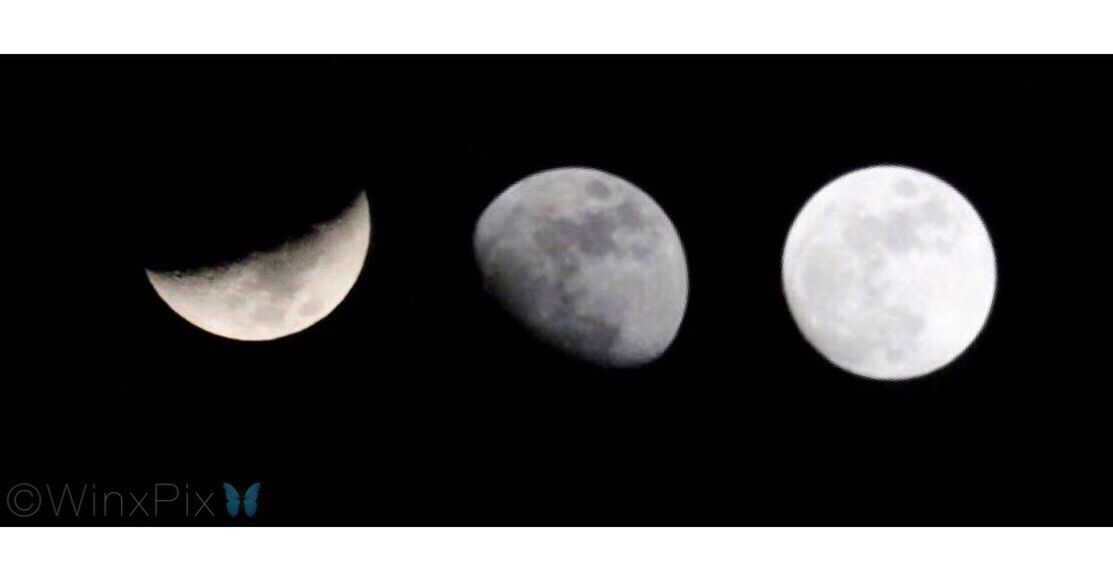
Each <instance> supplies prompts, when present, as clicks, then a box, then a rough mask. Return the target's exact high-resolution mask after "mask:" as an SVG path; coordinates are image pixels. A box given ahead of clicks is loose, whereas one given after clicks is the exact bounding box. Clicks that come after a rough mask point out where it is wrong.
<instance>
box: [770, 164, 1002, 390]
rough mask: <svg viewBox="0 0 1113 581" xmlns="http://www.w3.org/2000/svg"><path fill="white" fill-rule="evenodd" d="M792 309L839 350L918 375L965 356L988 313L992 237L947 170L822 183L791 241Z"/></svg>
mask: <svg viewBox="0 0 1113 581" xmlns="http://www.w3.org/2000/svg"><path fill="white" fill-rule="evenodd" d="M782 264H783V268H782V276H783V282H784V291H785V295H786V298H787V300H788V306H789V310H790V311H791V313H792V317H793V318H794V319H795V321H796V324H797V326H799V328H800V330H801V332H803V334H804V337H805V338H806V339H807V340H808V342H809V343H811V344H812V346H814V347H815V348H816V350H818V351H819V352H820V353H821V354H822V355H823V356H824V357H826V358H827V359H828V360H829V361H831V362H832V363H834V364H835V365H837V366H838V367H841V368H843V369H846V370H847V371H850V372H852V373H856V374H858V375H863V376H865V377H869V378H874V379H909V378H913V377H918V376H921V375H925V374H927V373H930V372H932V371H935V370H937V369H939V368H941V367H943V366H945V365H947V364H948V363H950V362H951V361H952V360H954V359H955V358H956V357H958V356H959V355H960V354H961V353H962V352H963V351H964V350H965V349H966V348H967V347H968V346H969V345H970V343H971V342H973V341H974V339H975V337H977V335H978V333H979V332H980V331H981V329H982V326H983V325H984V324H985V322H986V319H987V317H988V316H989V310H990V307H991V305H992V303H993V296H994V292H995V288H996V284H997V283H996V281H997V267H996V261H995V258H994V252H993V244H992V242H991V241H990V238H989V233H988V232H987V231H986V227H985V225H984V224H983V223H982V220H981V218H980V217H979V216H978V213H977V211H975V209H974V207H973V206H971V205H970V202H969V201H967V200H966V198H964V197H963V196H962V194H960V193H959V192H958V191H957V190H955V189H954V188H953V187H951V186H950V185H949V184H947V183H946V182H944V181H943V180H941V179H939V178H937V177H935V176H933V175H931V174H928V173H925V172H922V171H919V170H915V169H911V168H907V167H898V166H875V167H870V168H866V169H861V170H858V171H854V172H851V173H848V174H846V175H844V176H842V177H840V178H838V179H836V180H834V181H833V182H831V183H829V184H827V185H826V186H824V187H823V188H822V189H820V190H819V192H817V193H816V194H815V195H814V196H812V198H811V199H810V200H808V202H807V203H806V204H805V205H804V208H803V209H802V210H800V213H799V215H798V216H797V217H796V220H795V222H793V224H792V227H791V229H790V230H789V233H788V240H787V241H786V243H785V248H784V256H783V263H782Z"/></svg>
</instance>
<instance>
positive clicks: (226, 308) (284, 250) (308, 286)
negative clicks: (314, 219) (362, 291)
mask: <svg viewBox="0 0 1113 581" xmlns="http://www.w3.org/2000/svg"><path fill="white" fill-rule="evenodd" d="M370 245H371V210H370V206H369V204H368V201H367V194H366V193H361V194H360V195H359V196H357V197H356V199H355V200H354V201H353V202H352V203H351V204H350V205H349V206H348V207H347V208H345V209H344V210H342V211H341V212H340V214H339V215H337V216H336V217H335V218H333V219H332V220H328V221H325V222H322V223H319V224H316V225H314V226H313V227H312V228H311V229H309V231H308V232H306V233H305V234H302V235H301V236H299V237H297V238H295V239H292V240H289V241H287V242H285V243H283V244H281V245H279V246H277V247H275V248H270V249H265V250H260V251H255V252H252V253H250V254H248V255H246V256H244V257H242V258H239V259H237V260H234V261H232V262H229V263H225V264H219V265H211V266H204V267H201V268H197V269H191V270H174V271H154V270H150V269H147V271H146V272H147V279H148V280H149V281H150V282H151V286H153V287H154V289H155V292H156V293H158V296H159V297H161V298H162V300H163V301H165V302H166V304H167V306H169V307H170V309H171V310H173V311H174V312H175V313H177V314H178V315H180V316H181V317H182V318H183V319H185V320H187V321H189V322H190V323H192V324H194V325H196V326H197V327H200V328H201V329H204V330H205V331H208V332H209V333H212V334H214V335H219V336H221V337H227V338H229V339H237V340H240V341H267V340H271V339H277V338H279V337H285V336H287V335H291V334H293V333H297V332H299V331H302V330H304V329H306V328H308V327H310V326H312V325H313V324H315V323H317V322H318V321H320V320H321V319H323V318H325V317H326V316H327V315H328V314H329V313H331V312H332V311H333V310H334V309H335V308H336V307H337V306H338V305H339V304H340V303H341V302H342V301H343V300H344V298H345V297H346V296H347V295H348V292H349V291H350V290H351V289H352V287H353V286H354V285H355V283H356V280H357V279H358V278H359V274H360V272H361V271H362V270H363V263H364V261H365V260H366V258H367V251H368V249H369V248H370Z"/></svg>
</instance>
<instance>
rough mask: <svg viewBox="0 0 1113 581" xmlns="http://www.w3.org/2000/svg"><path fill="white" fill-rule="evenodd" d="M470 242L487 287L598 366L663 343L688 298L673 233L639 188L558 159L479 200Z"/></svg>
mask: <svg viewBox="0 0 1113 581" xmlns="http://www.w3.org/2000/svg"><path fill="white" fill-rule="evenodd" d="M474 249H475V257H476V261H477V263H478V265H479V270H480V272H481V274H482V275H483V278H484V281H485V284H486V286H487V288H488V289H489V291H490V292H491V293H492V294H493V295H494V296H495V297H496V298H497V299H498V300H499V301H500V302H501V303H502V304H503V306H504V307H505V308H506V310H507V311H509V313H510V314H511V315H512V316H514V317H515V318H516V319H517V320H519V321H520V322H521V323H522V324H523V325H524V326H525V327H527V328H528V329H530V330H531V331H532V332H533V333H534V334H535V335H536V336H538V337H539V338H541V339H542V340H544V341H546V342H548V343H550V344H552V345H554V346H556V347H557V348H559V349H561V350H563V351H565V352H567V353H569V354H570V355H573V356H575V357H578V358H581V359H583V360H586V361H589V362H592V363H595V364H598V365H602V366H605V367H635V366H639V365H643V364H645V363H648V362H650V361H652V360H653V359H656V358H657V357H659V356H660V355H661V354H662V353H664V352H665V350H666V349H668V347H669V345H670V344H671V343H672V340H673V338H675V337H676V333H677V331H678V330H679V328H680V323H681V321H682V319H683V318H684V310H685V308H686V306H687V302H688V267H687V262H686V259H685V257H684V250H683V248H682V247H681V244H680V237H679V236H678V235H677V233H676V228H675V227H673V224H672V222H671V221H670V220H669V217H668V216H667V215H666V214H665V212H664V210H662V209H661V207H660V206H658V205H657V203H656V202H654V201H653V199H652V198H650V197H649V195H647V194H646V193H645V192H643V191H642V190H640V189H638V187H637V186H635V185H633V184H631V183H630V182H628V181H626V180H624V179H622V178H620V177H618V176H615V175H611V174H609V173H606V172H603V171H599V170H596V169H589V168H579V167H571V168H560V169H553V170H549V171H543V172H540V173H535V174H533V175H530V176H528V177H526V178H524V179H522V180H521V181H519V182H517V183H515V184H514V185H512V186H510V187H509V188H508V189H507V190H506V191H504V192H503V193H502V194H500V195H499V196H498V197H497V198H496V199H495V200H494V201H493V202H491V204H490V205H489V206H488V207H487V209H486V210H484V212H483V214H482V215H481V216H480V218H479V221H478V223H477V224H476V227H475V237H474Z"/></svg>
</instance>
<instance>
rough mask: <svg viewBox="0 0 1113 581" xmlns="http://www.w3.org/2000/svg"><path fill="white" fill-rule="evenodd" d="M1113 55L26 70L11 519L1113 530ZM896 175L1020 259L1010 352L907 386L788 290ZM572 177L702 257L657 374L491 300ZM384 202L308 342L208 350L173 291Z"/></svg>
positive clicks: (7, 395)
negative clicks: (826, 239) (605, 180)
mask: <svg viewBox="0 0 1113 581" xmlns="http://www.w3.org/2000/svg"><path fill="white" fill-rule="evenodd" d="M1111 65H1113V60H1110V59H1109V58H1083V57H1059V58H1034V57H1031V58H1030V57H1010V58H993V57H949V58H926V57H869V58H867V57H854V58H852V57H684V58H679V57H626V58H623V57H578V58H570V57H362V58H339V57H317V58H305V57H299V58H294V57H287V58H283V57H271V58H231V57H209V58H187V57H136V58H90V57H82V58H41V57H38V58H5V59H0V75H2V78H3V80H4V82H3V86H4V87H5V88H4V90H3V91H2V92H0V103H2V104H3V105H4V107H3V111H4V113H3V114H2V116H0V119H2V122H0V136H2V139H3V142H4V146H3V147H2V148H0V200H2V203H3V205H4V213H3V216H4V219H5V222H6V227H5V228H4V229H3V231H4V233H5V236H6V237H8V238H9V240H8V241H7V244H6V245H5V247H6V248H7V249H8V250H7V256H8V258H9V260H10V262H9V270H8V275H7V276H8V279H7V280H8V282H7V284H5V285H4V287H5V291H4V292H5V293H6V294H7V295H8V296H10V299H9V300H8V301H7V304H8V305H9V309H8V312H7V313H6V315H5V317H4V320H5V329H6V334H5V335H6V337H7V341H6V342H5V343H6V344H7V348H6V352H7V355H6V357H5V358H4V359H5V365H6V367H7V374H6V379H5V381H4V382H3V387H2V388H0V390H2V393H3V395H4V398H3V400H0V401H2V403H0V442H2V444H0V446H3V455H4V458H5V467H4V468H3V469H0V486H3V489H2V490H0V492H6V491H7V490H9V489H10V487H11V486H13V485H15V484H17V483H37V484H38V485H40V486H45V485H46V484H48V483H53V484H54V485H56V486H57V485H62V484H65V483H71V484H72V483H77V484H80V483H96V484H97V486H98V488H99V489H102V490H105V489H121V490H136V489H144V488H149V487H150V486H151V485H152V483H157V482H172V483H182V484H184V483H189V484H190V486H191V487H194V488H195V489H211V490H216V489H217V488H218V487H219V485H220V483H221V482H225V481H228V482H233V483H235V484H236V485H237V486H241V487H242V486H243V485H246V484H247V483H250V482H255V481H259V482H261V483H262V486H261V494H260V510H259V514H258V516H257V517H256V518H255V519H253V520H250V521H249V520H243V519H241V520H231V519H229V518H227V516H226V515H223V514H221V513H219V512H218V513H217V514H216V516H215V517H213V518H182V517H180V516H178V515H167V516H166V517H165V518H158V519H145V518H102V517H91V516H83V517H79V518H76V519H75V518H69V517H60V518H58V517H53V516H52V515H48V514H46V512H45V511H44V512H43V513H40V514H38V515H36V516H35V517H33V518H29V519H17V518H14V517H13V516H12V515H11V514H9V512H8V511H4V510H2V509H0V523H4V524H22V523H27V524H37V525H51V524H128V525H134V524H146V525H152V524H153V525H158V524H180V525H191V524H205V525H212V524H250V523H254V524H259V525H294V524H297V525H303V524H304V525H496V524H497V525H504V524H505V525H509V524H520V525H596V524H615V525H804V524H815V525H835V524H838V525H866V524H868V525H874V524H878V525H880V524H886V525H935V524H941V525H942V524H946V525H965V524H989V525H1018V524H1024V525H1045V524H1047V525H1051V524H1061V525H1082V524H1094V525H1098V524H1101V525H1113V495H1111V494H1110V491H1111V490H1113V471H1111V469H1110V468H1109V465H1110V462H1109V457H1110V448H1111V445H1113V430H1110V426H1109V417H1110V413H1111V412H1113V405H1111V404H1113V393H1111V391H1110V389H1109V387H1108V380H1107V379H1106V374H1107V371H1106V369H1107V368H1108V365H1107V363H1106V361H1107V360H1108V356H1107V354H1106V351H1107V347H1108V343H1109V339H1108V336H1107V333H1105V332H1104V331H1103V329H1107V328H1108V323H1107V322H1106V319H1107V318H1108V312H1107V311H1108V309H1107V308H1106V307H1105V306H1104V305H1106V304H1107V303H1108V298H1107V296H1106V294H1107V293H1106V292H1105V290H1104V289H1105V287H1106V285H1105V284H1104V282H1103V280H1104V278H1105V276H1104V274H1105V271H1106V270H1107V268H1106V264H1107V263H1108V256H1107V250H1108V243H1107V240H1106V235H1107V229H1108V225H1107V223H1108V221H1109V218H1108V216H1109V214H1108V211H1107V210H1106V209H1105V207H1106V206H1107V199H1108V196H1109V195H1110V186H1109V184H1110V181H1109V179H1108V173H1109V167H1110V145H1109V144H1110V137H1109V136H1110V135H1111V134H1113V110H1111V109H1110V103H1113V66H1111ZM878 163H895V164H902V165H910V166H913V167H917V168H920V169H923V170H926V171H929V172H932V173H934V174H936V175H938V176H940V177H942V178H943V179H945V180H947V181H948V182H950V183H951V184H952V185H954V186H955V187H956V188H957V189H958V190H960V191H961V192H963V193H964V194H965V195H966V196H967V197H968V198H969V199H970V201H971V202H972V203H973V204H974V205H975V207H976V208H977V209H978V211H979V212H980V214H981V216H982V218H983V219H984V221H985V223H986V225H987V227H988V229H989V232H990V235H991V237H992V238H993V241H994V244H995V251H996V254H997V260H998V291H997V297H996V301H995V303H994V308H993V311H992V313H991V315H990V319H989V321H988V323H987V325H986V327H985V329H984V330H983V332H982V334H981V335H980V337H979V338H978V339H977V341H976V342H975V343H974V344H973V345H972V346H971V348H970V349H969V350H968V351H967V352H966V353H965V354H964V355H963V356H962V357H960V358H959V359H958V360H957V361H956V362H955V363H954V364H952V365H950V366H948V367H946V368H944V369H943V370H941V371H939V372H937V373H934V374H931V375H928V376H926V377H924V378H921V379H917V380H913V381H907V382H897V383H887V382H876V381H870V380H866V379H862V378H859V377H856V376H853V375H850V374H848V373H846V372H843V371H841V370H839V369H837V368H835V367H834V366H832V365H831V364H829V363H828V362H827V361H826V360H824V359H823V358H822V357H821V356H819V355H818V354H817V353H816V352H815V351H814V350H813V349H812V348H811V347H810V346H809V345H808V344H807V343H806V342H805V340H804V339H803V337H802V336H801V335H800V333H799V332H798V331H797V328H796V326H795V324H794V323H793V321H792V319H791V317H790V315H789V313H788V309H787V306H786V304H785V301H784V297H783V294H782V292H781V277H780V260H781V250H782V247H783V244H784V237H785V234H786V233H787V231H788V228H789V225H790V224H791V222H792V220H793V218H794V216H795V215H796V212H797V211H798V210H799V208H800V207H801V206H802V205H803V203H804V202H805V201H806V200H807V198H808V197H809V196H810V195H811V194H812V193H814V192H815V191H816V190H817V189H818V188H820V187H821V186H822V185H824V184H825V183H827V182H828V181H830V180H831V179H833V178H835V177H837V176H838V175H840V174H842V173H845V172H847V171H849V170H852V169H856V168H860V167H863V166H867V165H873V164H878ZM567 165H582V166H590V167H596V168H599V169H603V170H606V171H608V172H611V173H614V174H617V175H619V176H622V177H624V178H626V179H628V180H630V181H631V182H633V183H635V184H637V185H638V186H640V187H641V188H642V189H643V190H645V191H646V192H647V193H649V194H650V195H651V196H653V197H654V199H655V200H656V201H657V202H658V203H659V204H660V205H661V206H662V207H663V208H664V209H665V210H666V211H667V212H668V214H669V216H670V217H671V219H672V221H673V223H674V224H675V225H676V228H677V230H678V232H679V234H680V237H681V239H682V241H683V244H684V247H685V251H686V253H687V259H688V267H689V272H690V298H689V303H688V310H687V314H686V316H685V320H684V323H683V325H682V327H681V329H680V332H679V335H678V336H677V338H676V340H675V342H674V343H673V345H672V348H671V349H670V350H669V351H668V352H667V353H666V354H665V355H664V356H663V357H662V358H661V359H659V360H657V361H656V362H654V363H652V364H650V365H648V366H645V367H643V368H639V369H634V370H607V369H599V368H595V367H592V366H590V365H587V364H583V363H578V362H576V361H574V360H571V359H570V358H568V357H567V356H565V355H562V354H561V353H559V352H556V351H554V350H552V349H551V348H549V347H548V346H546V345H544V344H541V343H539V342H537V341H535V340H534V339H533V338H532V337H530V336H529V335H528V334H527V333H526V332H525V331H523V330H521V329H520V328H519V327H518V326H517V325H516V323H514V322H513V321H512V320H511V319H510V318H509V317H507V316H506V315H505V314H504V313H503V312H502V311H501V310H500V309H499V307H498V305H497V304H496V303H495V302H494V301H493V300H492V299H491V298H489V297H488V296H487V295H486V294H485V293H484V291H483V287H482V284H481V281H480V278H479V273H478V271H477V268H476V266H475V263H474V260H473V257H472V248H471V237H472V228H473V226H474V224H475V221H476V219H477V218H478V216H479V214H480V212H482V210H483V208H484V207H485V206H486V205H487V203H489V202H490V200H491V199H493V198H494V197H495V196H496V195H498V194H499V193H500V192H501V191H503V190H504V189H505V188H506V187H507V186H509V185H510V184H511V183H513V182H515V181H517V180H518V179H520V178H522V177H524V176H525V175H527V174H529V173H532V172H535V171H539V170H543V169H549V168H553V167H560V166H567ZM362 189H365V190H366V191H367V193H368V196H369V198H370V202H371V212H372V224H373V226H372V241H371V252H370V254H369V257H368V261H367V263H366V265H365V267H364V270H363V273H362V275H361V277H360V279H359V281H358V282H357V283H356V286H355V287H354V288H353V290H352V292H351V293H350V294H349V296H348V298H347V299H346V300H345V301H344V302H343V303H342V304H341V305H340V306H339V307H338V308H337V309H336V310H335V311H334V312H333V313H332V314H331V315H330V316H329V317H327V318H326V319H324V320H323V321H321V322H320V323H319V324H317V325H315V326H313V327H311V328H310V329H307V330H306V331H304V332H301V333H298V334H296V335H293V336H290V337H287V338H283V339H280V340H277V341H271V342H262V343H245V342H237V341H232V340H228V339H223V338H220V337H217V336H214V335H210V334H208V333H205V332H203V331H201V330H199V329H197V328H195V327H193V326H192V325H190V324H189V323H187V322H186V321H184V320H183V319H181V318H179V317H178V316H177V315H175V314H174V313H173V312H172V311H170V310H169V309H168V308H167V307H166V306H165V304H164V303H162V302H161V300H160V299H159V298H158V297H157V295H156V294H155V293H154V292H153V290H152V288H151V286H150V285H149V283H148V281H147V278H146V276H145V274H144V268H145V266H154V265H160V266H172V265H180V264H183V263H187V262H190V261H197V262H205V261H209V260H214V259H219V258H226V257H229V256H232V255H235V254H236V253H238V252H241V251H242V250H243V249H244V248H249V247H251V246H252V245H254V244H258V241H261V240H262V241H278V240H281V239H282V237H283V236H287V235H288V234H289V233H290V232H291V231H296V230H297V229H299V228H305V227H307V226H308V225H310V224H313V223H315V222H317V221H319V220H320V219H321V218H322V217H325V216H328V215H329V214H330V213H334V212H335V211H336V210H337V208H338V207H339V206H338V205H339V204H342V203H344V202H345V201H346V200H347V199H349V198H350V196H352V195H353V194H354V193H356V192H358V191H360V190H362ZM241 489H242V488H241ZM221 501H222V499H221ZM217 504H220V502H218V503H217ZM218 508H219V507H218Z"/></svg>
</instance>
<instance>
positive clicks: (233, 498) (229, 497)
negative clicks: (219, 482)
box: [224, 482, 259, 518]
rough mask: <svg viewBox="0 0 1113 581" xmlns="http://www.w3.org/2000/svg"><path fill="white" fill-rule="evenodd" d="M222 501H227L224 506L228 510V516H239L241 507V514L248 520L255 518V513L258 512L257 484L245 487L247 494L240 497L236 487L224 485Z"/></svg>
mask: <svg viewBox="0 0 1113 581" xmlns="http://www.w3.org/2000/svg"><path fill="white" fill-rule="evenodd" d="M224 499H225V500H226V501H227V502H226V503H225V506H226V507H227V508H228V516H230V517H235V516H236V515H238V514H240V506H241V505H242V506H243V513H244V514H245V515H247V517H248V518H251V517H253V516H255V511H256V510H259V483H258V482H256V483H255V484H252V485H251V486H248V487H247V492H244V493H243V496H242V497H241V496H240V493H239V491H238V490H236V487H234V486H232V485H231V484H228V483H227V482H225V483H224Z"/></svg>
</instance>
